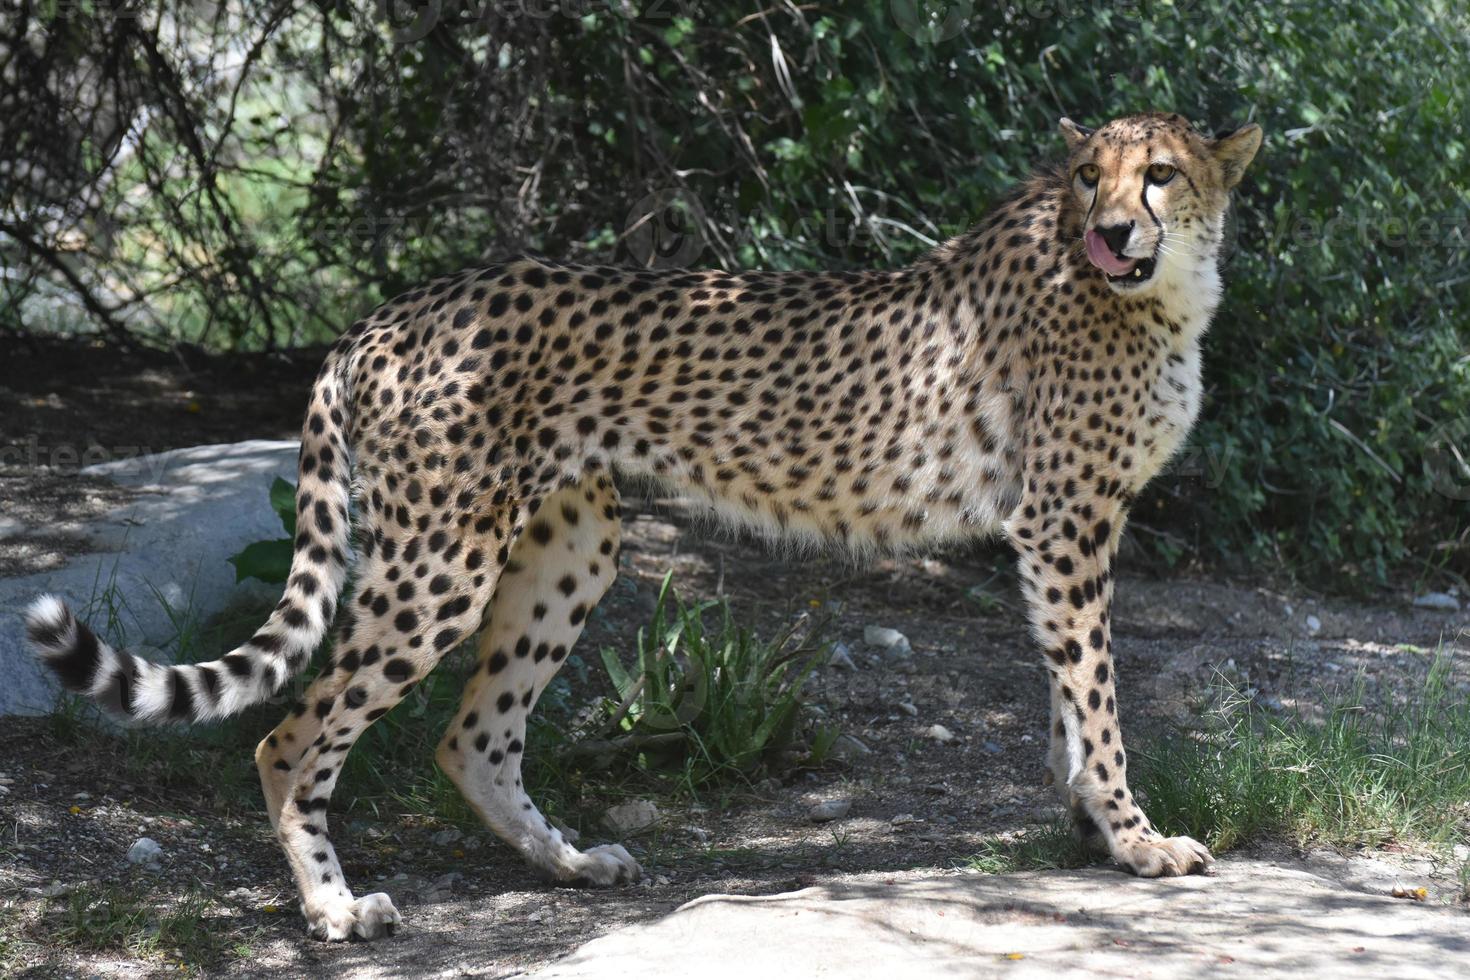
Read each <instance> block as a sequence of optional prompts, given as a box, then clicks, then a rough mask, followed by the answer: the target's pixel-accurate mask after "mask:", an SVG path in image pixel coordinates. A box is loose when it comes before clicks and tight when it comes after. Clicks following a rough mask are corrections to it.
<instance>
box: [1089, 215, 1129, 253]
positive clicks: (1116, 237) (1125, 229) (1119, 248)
mask: <svg viewBox="0 0 1470 980" xmlns="http://www.w3.org/2000/svg"><path fill="white" fill-rule="evenodd" d="M1097 233H1098V234H1099V235H1101V236H1102V240H1103V241H1105V242H1107V243H1108V248H1110V249H1112V250H1113V254H1114V255H1117V256H1119V257H1123V250H1124V249H1126V248H1127V247H1128V236H1129V235H1131V234H1133V222H1131V221H1130V222H1128V223H1127V224H1126V225H1109V226H1108V227H1106V228H1103V227H1101V226H1099V227H1098V229H1097Z"/></svg>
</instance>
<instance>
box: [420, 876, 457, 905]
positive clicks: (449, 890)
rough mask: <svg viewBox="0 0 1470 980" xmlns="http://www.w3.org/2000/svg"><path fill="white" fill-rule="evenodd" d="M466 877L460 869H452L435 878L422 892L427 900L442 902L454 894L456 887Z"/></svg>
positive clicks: (422, 896) (422, 895)
mask: <svg viewBox="0 0 1470 980" xmlns="http://www.w3.org/2000/svg"><path fill="white" fill-rule="evenodd" d="M463 878H464V875H462V874H460V873H459V872H458V871H451V872H449V873H448V874H442V875H440V876H439V877H437V878H435V879H434V881H433V883H432V884H430V885H429V887H427V888H425V889H424V890H423V892H422V893H421V894H420V898H422V899H423V900H424V901H426V902H442V901H444V900H445V899H447V898H449V897H450V896H451V895H453V894H454V888H455V886H456V885H458V884H459V882H460V881H461V880H462V879H463Z"/></svg>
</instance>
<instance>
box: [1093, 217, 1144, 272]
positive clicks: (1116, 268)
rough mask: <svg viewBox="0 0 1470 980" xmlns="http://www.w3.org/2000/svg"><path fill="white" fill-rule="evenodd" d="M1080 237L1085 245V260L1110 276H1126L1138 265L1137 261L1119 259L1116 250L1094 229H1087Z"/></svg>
mask: <svg viewBox="0 0 1470 980" xmlns="http://www.w3.org/2000/svg"><path fill="white" fill-rule="evenodd" d="M1082 237H1083V239H1084V240H1085V241H1086V243H1087V260H1088V261H1089V262H1091V263H1092V264H1093V265H1095V266H1097V267H1098V268H1099V269H1101V270H1102V271H1103V272H1106V273H1107V274H1108V275H1110V276H1113V277H1117V276H1124V275H1127V274H1128V273H1130V272H1132V271H1133V267H1134V266H1135V265H1137V264H1138V260H1137V259H1123V258H1119V257H1118V256H1117V254H1116V251H1117V250H1116V249H1114V248H1113V247H1112V246H1110V245H1109V244H1108V242H1107V241H1106V240H1105V239H1104V238H1103V236H1102V234H1101V233H1100V232H1099V231H1098V230H1097V229H1096V228H1089V229H1088V231H1087V234H1085V235H1083V236H1082Z"/></svg>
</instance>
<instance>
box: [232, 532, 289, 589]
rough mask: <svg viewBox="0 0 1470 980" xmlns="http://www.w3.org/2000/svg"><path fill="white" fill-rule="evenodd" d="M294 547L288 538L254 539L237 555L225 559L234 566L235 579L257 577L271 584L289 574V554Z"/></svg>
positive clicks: (284, 579)
mask: <svg viewBox="0 0 1470 980" xmlns="http://www.w3.org/2000/svg"><path fill="white" fill-rule="evenodd" d="M294 552H295V549H294V548H293V547H292V540H291V539H290V538H280V539H278V540H276V541H256V542H254V543H252V544H248V545H246V546H245V547H244V549H243V550H241V552H240V553H239V554H237V555H232V556H230V557H229V558H228V559H226V560H227V561H228V562H229V563H230V564H231V565H234V566H235V581H236V582H243V581H245V580H246V579H247V578H254V579H259V580H260V581H262V582H269V583H271V584H272V585H280V584H282V583H284V582H285V581H286V579H287V577H289V576H290V574H291V556H292V554H294Z"/></svg>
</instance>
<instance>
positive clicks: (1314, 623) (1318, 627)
mask: <svg viewBox="0 0 1470 980" xmlns="http://www.w3.org/2000/svg"><path fill="white" fill-rule="evenodd" d="M1307 632H1308V633H1314V634H1315V633H1320V632H1322V620H1320V619H1318V618H1317V617H1316V616H1311V615H1309V616H1307Z"/></svg>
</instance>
